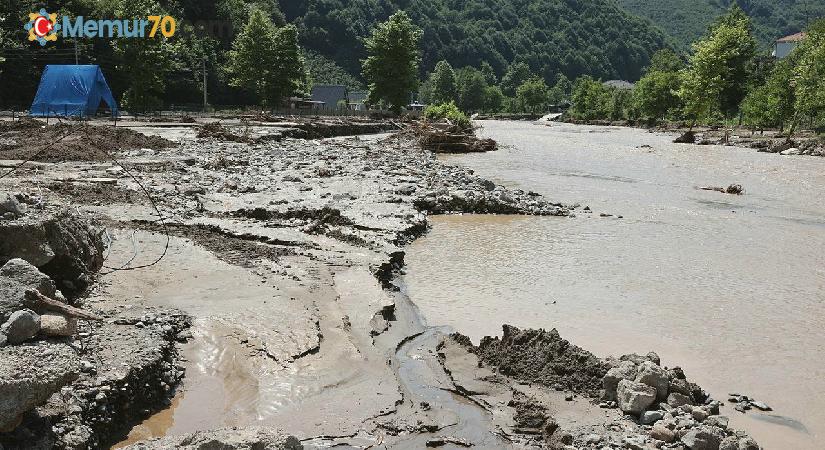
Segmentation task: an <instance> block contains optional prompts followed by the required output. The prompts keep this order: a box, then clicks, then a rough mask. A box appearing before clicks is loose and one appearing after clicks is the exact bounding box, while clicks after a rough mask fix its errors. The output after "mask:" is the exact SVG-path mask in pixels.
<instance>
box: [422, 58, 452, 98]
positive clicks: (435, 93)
mask: <svg viewBox="0 0 825 450" xmlns="http://www.w3.org/2000/svg"><path fill="white" fill-rule="evenodd" d="M426 85H427V87H428V89H427V94H426V101H427V103H432V104H442V103H448V102H454V101H456V100H458V88H457V87H456V76H455V71H454V70H453V66H451V65H450V63H448V62H447V61H439V62H438V64H436V65H435V70H433V72H432V73H431V74H430V76H429V78H428V80H427V82H426Z"/></svg>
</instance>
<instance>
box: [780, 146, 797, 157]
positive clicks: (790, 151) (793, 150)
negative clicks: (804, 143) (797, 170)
mask: <svg viewBox="0 0 825 450" xmlns="http://www.w3.org/2000/svg"><path fill="white" fill-rule="evenodd" d="M799 153H800V151H799V149H798V148H796V147H791V148H789V149H787V150H783V151H781V152H779V154H780V155H786V156H787V155H798V154H799Z"/></svg>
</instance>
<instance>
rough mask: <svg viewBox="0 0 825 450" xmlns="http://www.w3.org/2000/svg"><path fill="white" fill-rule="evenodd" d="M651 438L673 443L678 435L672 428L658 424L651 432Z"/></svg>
mask: <svg viewBox="0 0 825 450" xmlns="http://www.w3.org/2000/svg"><path fill="white" fill-rule="evenodd" d="M650 437H652V438H653V439H656V440H659V441H663V442H673V441H675V440H676V433H675V432H674V431H673V430H671V429H670V428H668V427H666V426H664V425H662V424H659V423H657V424H656V425H653V429H652V430H650Z"/></svg>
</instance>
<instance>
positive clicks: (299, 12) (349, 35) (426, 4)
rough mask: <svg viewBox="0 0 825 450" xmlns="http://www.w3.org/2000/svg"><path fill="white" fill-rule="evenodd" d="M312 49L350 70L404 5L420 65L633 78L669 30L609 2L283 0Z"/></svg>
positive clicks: (355, 70) (353, 70)
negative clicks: (519, 67)
mask: <svg viewBox="0 0 825 450" xmlns="http://www.w3.org/2000/svg"><path fill="white" fill-rule="evenodd" d="M281 9H282V10H283V12H284V14H285V15H286V17H287V20H288V21H290V22H293V21H294V22H295V24H296V25H297V26H298V30H299V32H300V34H301V42H302V43H303V45H305V46H306V47H307V48H308V49H310V50H314V51H316V52H318V53H320V54H325V55H328V56H330V57H331V58H332V59H333V60H335V61H336V62H337V63H338V64H339V65H340V66H342V67H344V68H345V69H346V70H347V71H348V72H350V73H358V71H359V67H360V63H359V60H360V59H362V58H363V57H364V50H363V45H361V39H362V38H363V37H365V36H367V34H368V33H369V30H370V29H371V28H372V27H373V26H374V25H375V24H376V23H377V22H378V21H382V20H385V19H386V18H387V17H388V16H389V15H390V14H391V13H393V12H394V11H396V10H398V9H403V10H404V11H406V12H407V14H408V15H409V16H410V18H411V19H412V21H413V23H415V24H416V25H417V26H418V27H420V28H421V29H422V30H423V32H424V34H423V39H422V49H421V50H422V69H424V70H425V71H430V70H432V69H433V68H434V67H435V64H436V63H437V62H438V61H441V60H447V61H449V62H450V63H451V64H452V65H453V66H455V67H463V66H475V67H479V66H480V65H481V63H482V62H487V63H489V64H490V66H491V67H492V68H493V70H494V71H495V73H496V74H497V75H499V76H500V75H502V74H503V73H504V72H505V70H506V69H507V67H508V66H509V64H510V63H512V62H513V61H523V62H525V63H527V64H528V65H529V66H530V68H531V70H532V71H533V72H535V73H538V74H540V75H541V76H543V77H544V79H545V80H546V81H548V82H551V81H554V80H555V79H556V78H557V76H558V74H564V75H566V76H567V77H570V78H575V77H578V76H580V75H583V74H591V75H593V76H595V77H600V78H604V79H611V78H619V79H629V80H636V79H638V78H639V77H640V75H641V68H642V67H644V66H646V65H647V64H648V62H649V60H650V56H651V55H652V54H653V53H654V52H655V51H656V50H658V49H660V48H662V47H664V46H665V45H666V43H665V36H664V34H663V33H661V32H660V31H658V30H657V29H655V28H654V27H651V26H650V25H649V24H648V23H646V21H644V20H641V19H639V18H638V17H635V16H632V15H630V14H627V13H625V12H624V11H622V10H621V9H620V8H619V7H618V6H617V5H616V3H615V2H613V1H611V0H591V1H586V2H584V1H572V0H469V1H464V0H395V1H384V0H364V1H359V2H348V1H341V0H281Z"/></svg>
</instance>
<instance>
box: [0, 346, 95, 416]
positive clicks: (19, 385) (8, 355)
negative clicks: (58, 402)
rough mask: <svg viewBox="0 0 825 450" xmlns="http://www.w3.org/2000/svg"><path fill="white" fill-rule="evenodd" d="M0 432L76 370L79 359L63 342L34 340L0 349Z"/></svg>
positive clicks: (39, 402) (60, 386)
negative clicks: (34, 341) (0, 362)
mask: <svg viewBox="0 0 825 450" xmlns="http://www.w3.org/2000/svg"><path fill="white" fill-rule="evenodd" d="M0 361H2V364H0V432H3V431H10V430H11V429H13V428H14V427H15V426H16V425H17V422H18V421H19V418H20V416H21V415H22V414H23V413H25V412H27V411H30V410H31V409H33V408H35V407H36V406H39V405H41V404H43V403H45V402H46V400H47V399H48V398H49V397H50V396H51V395H52V394H54V393H55V392H57V391H59V390H60V388H62V387H63V386H65V385H67V384H69V383H71V382H72V381H74V380H75V379H76V378H77V376H78V374H79V373H80V359H79V358H78V356H77V354H76V353H75V351H74V350H73V349H72V348H71V347H70V346H68V345H66V344H56V343H47V342H36V343H32V344H23V345H7V346H5V347H2V348H0Z"/></svg>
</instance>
